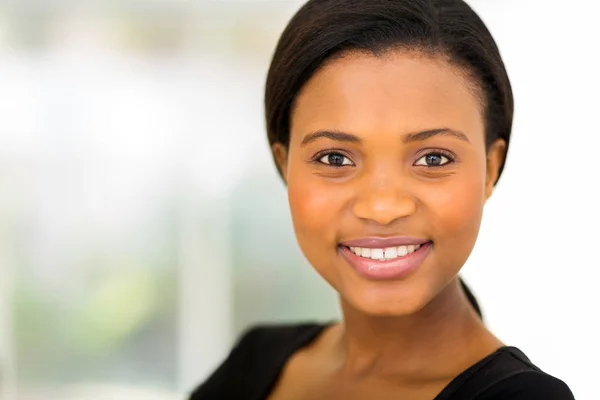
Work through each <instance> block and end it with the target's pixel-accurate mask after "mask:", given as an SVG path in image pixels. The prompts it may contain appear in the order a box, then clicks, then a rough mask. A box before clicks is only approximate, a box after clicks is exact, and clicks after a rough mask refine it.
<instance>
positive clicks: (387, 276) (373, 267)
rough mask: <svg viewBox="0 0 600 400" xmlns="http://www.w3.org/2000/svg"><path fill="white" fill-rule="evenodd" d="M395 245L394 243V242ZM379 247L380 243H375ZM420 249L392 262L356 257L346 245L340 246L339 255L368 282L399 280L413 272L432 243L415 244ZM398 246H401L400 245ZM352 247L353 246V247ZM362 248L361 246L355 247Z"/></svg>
mask: <svg viewBox="0 0 600 400" xmlns="http://www.w3.org/2000/svg"><path fill="white" fill-rule="evenodd" d="M394 243H396V242H394ZM377 244H378V245H381V243H380V242H378V243H377ZM417 244H421V247H419V249H418V250H417V251H415V252H413V253H410V254H407V255H406V256H404V257H398V258H395V259H392V260H386V261H377V260H371V259H368V258H363V257H360V256H357V255H356V254H354V253H353V252H352V250H350V249H349V248H348V247H346V245H345V244H344V245H342V246H340V247H339V248H340V253H341V255H342V257H343V258H344V259H345V260H346V262H347V263H348V264H350V266H351V267H352V268H353V269H354V270H355V271H356V272H357V273H358V274H359V275H361V276H363V277H365V278H367V279H370V280H400V279H404V278H406V277H408V276H409V275H411V274H412V273H413V272H415V271H416V270H417V269H419V267H420V266H421V264H423V261H424V260H425V258H426V257H427V255H428V254H429V252H430V251H431V247H432V243H431V242H427V241H426V242H425V243H417ZM399 246H403V245H402V244H401V245H399ZM353 247H354V246H353ZM356 247H362V246H356Z"/></svg>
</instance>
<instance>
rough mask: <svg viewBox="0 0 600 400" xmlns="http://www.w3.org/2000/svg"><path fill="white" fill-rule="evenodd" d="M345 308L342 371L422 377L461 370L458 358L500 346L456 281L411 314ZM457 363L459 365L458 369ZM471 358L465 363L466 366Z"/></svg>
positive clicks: (344, 304) (340, 342)
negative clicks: (389, 314)
mask: <svg viewBox="0 0 600 400" xmlns="http://www.w3.org/2000/svg"><path fill="white" fill-rule="evenodd" d="M342 311H343V314H344V322H343V324H342V325H341V330H340V333H341V334H340V336H339V338H340V340H339V342H338V343H339V347H338V349H340V352H341V353H340V354H341V355H342V359H343V360H344V361H343V369H344V370H345V371H347V372H349V373H352V374H358V375H363V374H368V373H372V372H375V373H383V374H403V375H412V374H419V375H422V374H423V371H427V372H426V373H427V374H431V375H432V376H434V375H435V376H439V374H442V373H443V372H442V371H445V370H448V369H455V368H463V367H464V365H462V364H461V362H460V360H459V359H458V358H460V357H464V355H465V354H467V353H469V351H478V352H479V353H482V350H481V348H482V347H484V348H485V350H483V353H485V352H486V351H487V352H490V349H492V348H493V347H494V346H496V347H495V348H497V347H499V344H500V343H499V341H497V339H495V338H494V337H493V336H492V335H491V333H489V332H488V331H487V329H485V327H484V326H483V323H482V322H481V320H480V318H479V316H478V315H477V314H476V313H475V311H474V309H473V307H472V306H471V304H470V303H469V301H468V299H467V298H466V295H465V294H464V292H463V290H462V288H461V287H460V282H459V281H458V279H455V280H454V281H453V282H452V283H451V284H450V285H448V287H446V288H445V289H444V291H442V292H441V293H440V294H439V295H438V296H437V297H436V298H435V299H434V300H432V301H431V302H430V303H429V304H427V305H426V306H425V307H424V308H423V309H421V310H420V311H418V312H417V313H415V314H413V315H409V316H402V317H379V316H372V315H367V314H365V313H362V312H361V311H359V310H357V309H355V308H354V307H352V306H351V305H349V304H348V303H346V302H344V301H342ZM491 351H493V350H491ZM486 354H487V353H486ZM457 357H458V358H457ZM398 360H402V362H401V363H399V362H398ZM453 362H458V363H459V364H461V365H460V366H456V367H455V368H454V367H452V366H451V364H452V363H453ZM468 362H470V361H464V360H463V362H462V363H463V364H464V363H467V365H466V366H468V365H469V364H468ZM459 372H460V371H459ZM449 373H450V374H452V373H455V371H452V372H449Z"/></svg>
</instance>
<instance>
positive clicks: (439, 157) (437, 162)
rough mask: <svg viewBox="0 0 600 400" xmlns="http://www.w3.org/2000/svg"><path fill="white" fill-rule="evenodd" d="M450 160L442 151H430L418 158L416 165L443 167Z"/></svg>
mask: <svg viewBox="0 0 600 400" xmlns="http://www.w3.org/2000/svg"><path fill="white" fill-rule="evenodd" d="M449 162H450V160H449V159H448V157H446V156H445V155H443V154H440V153H429V154H427V155H425V156H423V157H421V158H419V159H418V160H417V162H416V163H415V165H424V166H426V167H441V166H442V165H446V164H448V163H449Z"/></svg>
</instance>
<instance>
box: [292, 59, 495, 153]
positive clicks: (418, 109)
mask: <svg viewBox="0 0 600 400" xmlns="http://www.w3.org/2000/svg"><path fill="white" fill-rule="evenodd" d="M480 97H481V96H480V95H479V93H478V90H477V88H476V87H475V85H474V83H473V81H472V80H471V79H470V78H469V76H468V75H467V74H466V73H465V72H464V71H463V70H461V69H459V68H458V67H456V66H453V65H451V64H449V63H448V62H446V61H445V60H444V59H443V58H439V57H435V56H430V55H423V54H421V53H414V52H413V53H407V52H399V51H397V52H391V53H388V54H385V55H383V56H374V55H371V54H367V53H352V54H348V55H345V56H343V57H341V58H337V59H335V60H333V61H330V62H329V63H327V64H326V65H325V66H324V67H323V68H321V69H320V70H319V71H318V72H317V73H316V74H315V75H314V76H313V77H312V78H311V79H310V80H309V81H308V82H307V84H306V85H305V87H304V88H303V89H302V91H301V92H300V94H299V96H298V98H297V101H296V106H295V109H294V113H293V114H292V118H291V123H292V124H291V125H292V126H291V128H292V138H291V139H292V141H296V140H297V139H298V138H295V137H294V136H298V134H295V132H304V133H308V132H310V131H314V130H319V129H339V130H343V131H349V132H353V133H356V134H359V135H362V136H368V135H369V134H375V133H384V132H390V133H392V132H393V133H394V134H396V135H397V134H399V133H402V132H413V131H417V130H420V129H430V128H440V127H445V128H451V129H458V130H462V131H464V132H465V133H466V134H467V135H473V136H482V135H483V130H484V121H483V113H482V109H483V107H482V102H481V100H480ZM470 139H477V141H479V140H483V139H484V138H483V137H480V138H475V137H474V138H470Z"/></svg>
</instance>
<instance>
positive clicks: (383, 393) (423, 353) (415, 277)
mask: <svg viewBox="0 0 600 400" xmlns="http://www.w3.org/2000/svg"><path fill="white" fill-rule="evenodd" d="M482 97H483V96H482V93H481V92H480V90H479V89H478V87H477V85H476V83H475V82H474V80H473V79H472V78H471V77H470V76H469V74H467V73H466V72H465V71H464V70H462V69H461V68H459V67H457V66H454V65H451V64H449V63H448V62H447V61H446V60H445V59H444V58H442V57H441V56H439V55H438V56H433V55H425V54H421V53H418V52H401V51H394V52H389V53H387V54H385V55H383V56H378V57H375V56H373V55H371V54H366V53H359V52H355V53H351V54H346V55H344V56H343V57H339V58H336V59H335V60H333V61H331V62H329V63H328V64H327V65H325V66H324V67H323V68H322V69H321V70H320V71H319V72H317V73H316V74H315V75H314V76H313V77H312V78H311V79H310V80H309V82H308V83H307V84H306V85H305V87H304V88H303V89H302V91H301V93H300V94H299V96H298V98H297V102H296V105H295V108H294V110H293V114H292V117H291V132H290V144H289V146H288V147H287V148H286V147H285V146H283V145H282V144H279V143H277V144H275V145H274V146H273V152H274V154H275V158H276V160H277V163H278V166H279V168H280V170H281V171H282V175H283V176H284V179H285V181H286V184H287V187H288V198H289V203H290V210H291V215H292V220H293V223H294V230H295V233H296V237H297V239H298V243H299V245H300V248H301V249H302V251H303V253H304V255H305V256H306V258H307V259H308V261H309V262H310V263H311V264H312V265H313V267H314V268H315V269H316V271H317V272H318V273H319V274H320V275H321V276H322V277H323V278H324V279H325V280H327V282H329V284H330V285H331V286H332V287H333V288H334V289H335V290H336V291H337V292H338V293H339V297H340V303H341V307H342V311H343V320H342V322H341V323H339V324H336V325H333V326H331V327H329V328H327V329H326V330H325V331H324V332H323V333H322V334H321V335H320V336H319V337H318V338H317V339H316V340H315V341H314V342H313V343H312V344H311V345H310V346H307V347H305V348H303V349H301V350H300V351H298V352H297V353H296V354H294V355H293V356H292V357H291V358H290V360H289V361H288V363H287V364H286V367H285V368H284V371H283V373H282V375H281V378H280V379H279V381H278V383H277V385H276V387H275V389H274V391H273V392H272V393H271V395H270V397H269V399H270V400H278V399H286V400H289V399H367V398H369V399H371V398H376V399H386V398H394V399H397V398H405V399H415V400H419V399H427V400H431V399H433V398H434V397H435V396H436V395H437V394H438V393H439V392H440V391H441V390H442V389H443V388H444V387H445V386H446V385H448V384H449V383H450V381H451V380H452V379H453V378H454V377H456V376H457V375H459V374H460V373H461V372H463V371H464V370H465V369H467V368H468V367H469V366H471V365H473V364H474V363H476V362H477V361H479V360H481V359H482V358H484V357H486V356H487V355H489V354H490V353H492V352H494V351H495V350H497V349H498V348H499V347H501V346H502V343H501V342H500V341H499V340H498V339H497V338H496V337H494V335H493V334H492V333H490V332H489V331H488V330H487V329H486V327H485V326H484V325H483V324H482V322H481V320H480V318H479V317H478V316H477V315H476V314H475V312H474V310H473V309H472V307H471V306H470V304H469V303H468V300H467V299H466V297H465V295H464V293H463V292H462V290H461V289H460V286H459V282H458V279H457V275H458V273H459V271H460V269H461V267H462V266H463V265H464V263H465V261H466V260H467V258H468V256H469V255H470V253H471V251H472V249H473V246H474V244H475V241H476V238H477V234H478V232H479V226H480V223H481V216H482V212H483V207H484V204H485V202H486V200H487V199H488V198H489V196H490V195H491V194H492V190H493V188H494V184H495V182H496V180H497V177H498V172H499V168H500V165H501V164H502V161H503V157H504V154H505V150H506V143H505V142H504V141H503V140H501V139H499V140H497V141H496V142H494V143H493V144H492V145H491V146H489V147H488V148H487V149H486V145H485V132H484V119H483V110H484V105H483V104H482V100H481V99H482ZM323 132H326V133H325V134H323ZM332 132H333V133H334V134H333V135H332V134H331V133H332ZM373 236H374V237H381V238H387V237H394V236H411V237H418V238H426V239H427V240H429V241H431V243H432V248H431V251H430V252H429V254H428V255H427V257H426V258H425V259H424V261H423V262H422V264H421V265H420V266H419V268H418V269H417V270H416V271H415V272H413V273H412V274H410V275H409V276H407V277H403V278H402V279H391V280H370V279H367V278H365V277H364V276H361V275H360V274H358V273H357V272H356V271H355V270H353V269H352V268H351V267H350V266H349V265H348V263H347V262H346V261H345V260H344V258H343V257H341V255H340V247H339V246H340V244H342V243H343V242H344V241H346V240H353V239H358V238H364V237H373Z"/></svg>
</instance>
